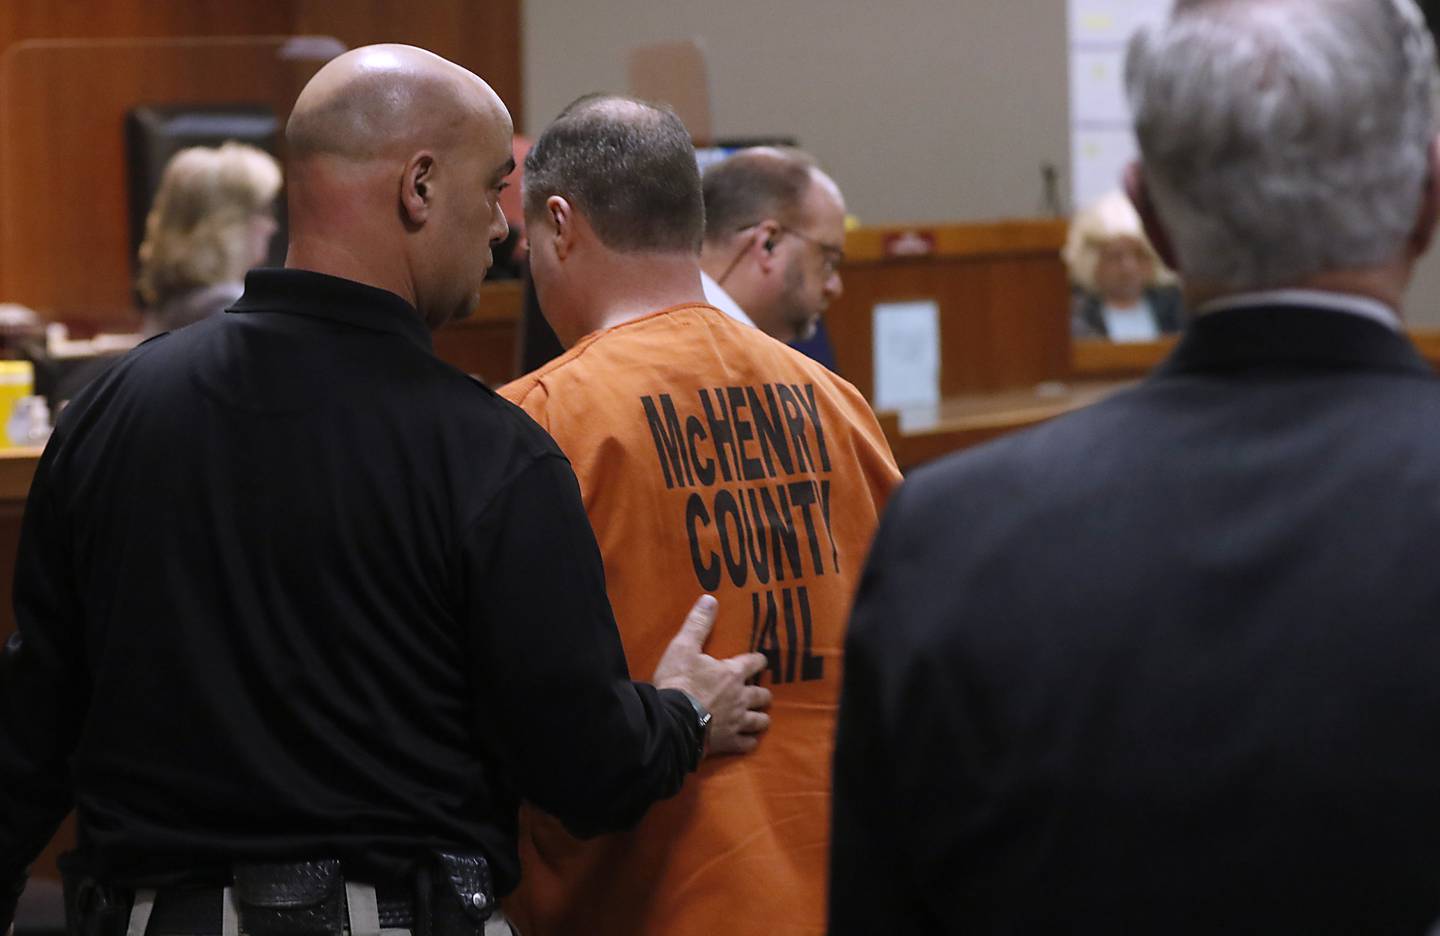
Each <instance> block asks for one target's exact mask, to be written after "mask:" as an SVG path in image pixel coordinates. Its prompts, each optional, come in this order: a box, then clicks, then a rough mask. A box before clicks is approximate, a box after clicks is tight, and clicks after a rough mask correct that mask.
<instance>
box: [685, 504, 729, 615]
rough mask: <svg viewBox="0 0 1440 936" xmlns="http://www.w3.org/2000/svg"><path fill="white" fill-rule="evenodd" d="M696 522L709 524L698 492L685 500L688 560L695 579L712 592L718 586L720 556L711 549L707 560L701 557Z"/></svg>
mask: <svg viewBox="0 0 1440 936" xmlns="http://www.w3.org/2000/svg"><path fill="white" fill-rule="evenodd" d="M697 523H698V524H701V525H704V526H706V527H708V526H710V512H709V511H708V510H706V509H705V499H704V498H702V497H701V496H700V494H699V492H696V493H693V494H691V495H690V497H689V499H687V500H686V501H685V532H687V533H689V534H690V561H691V562H693V563H694V564H695V580H696V581H697V582H699V583H700V588H701V589H702V590H703V591H707V592H713V591H714V590H715V589H717V588H719V587H720V557H719V556H717V555H715V553H714V552H713V551H712V552H711V553H710V559H709V561H708V562H706V561H703V560H702V559H701V557H700V531H699V529H697V526H696V525H697Z"/></svg>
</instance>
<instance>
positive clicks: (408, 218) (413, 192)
mask: <svg viewBox="0 0 1440 936" xmlns="http://www.w3.org/2000/svg"><path fill="white" fill-rule="evenodd" d="M434 189H435V157H434V155H433V154H431V153H430V152H428V151H424V150H422V151H421V152H419V153H416V154H415V155H414V156H411V157H410V159H409V160H408V161H407V162H406V163H405V174H404V175H403V176H401V178H400V213H401V216H402V217H404V219H405V223H406V224H407V225H409V226H410V227H416V228H418V227H420V226H421V225H422V224H424V223H425V222H426V221H427V220H428V219H429V217H430V211H431V209H432V208H433V206H434V204H435V190H434Z"/></svg>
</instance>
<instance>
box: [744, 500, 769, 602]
mask: <svg viewBox="0 0 1440 936" xmlns="http://www.w3.org/2000/svg"><path fill="white" fill-rule="evenodd" d="M746 493H748V494H749V495H750V499H749V506H748V507H747V506H746V499H745V495H746ZM740 519H741V520H743V521H744V522H745V549H746V551H747V552H748V553H749V555H750V568H752V569H754V570H755V581H757V582H759V583H760V584H761V585H768V584H770V545H769V540H768V539H766V537H765V515H764V514H762V513H761V512H760V502H759V501H758V500H756V498H755V489H754V488H751V489H750V490H749V491H748V492H745V491H742V492H740Z"/></svg>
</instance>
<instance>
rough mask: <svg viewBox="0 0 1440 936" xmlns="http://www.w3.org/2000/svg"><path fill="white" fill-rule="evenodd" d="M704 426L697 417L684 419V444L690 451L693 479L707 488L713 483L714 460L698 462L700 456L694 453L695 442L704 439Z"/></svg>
mask: <svg viewBox="0 0 1440 936" xmlns="http://www.w3.org/2000/svg"><path fill="white" fill-rule="evenodd" d="M704 438H706V436H705V426H704V424H703V423H701V422H700V418H699V417H698V416H687V417H685V442H686V444H687V446H688V447H689V449H690V463H691V464H692V465H694V466H695V477H697V478H699V479H700V483H701V484H703V485H705V486H706V487H709V486H710V485H712V484H714V483H715V459H713V458H707V459H705V461H703V462H702V461H700V454H699V453H698V452H696V451H695V440H696V439H704Z"/></svg>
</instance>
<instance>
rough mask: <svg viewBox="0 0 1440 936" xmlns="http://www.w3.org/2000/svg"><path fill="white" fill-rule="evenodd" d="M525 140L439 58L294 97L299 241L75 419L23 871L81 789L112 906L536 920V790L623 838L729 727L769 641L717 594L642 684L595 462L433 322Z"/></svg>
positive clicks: (473, 281)
mask: <svg viewBox="0 0 1440 936" xmlns="http://www.w3.org/2000/svg"><path fill="white" fill-rule="evenodd" d="M510 137H511V125H510V119H509V115H508V114H507V113H506V111H505V108H504V106H503V104H501V102H500V100H499V99H498V98H497V97H496V96H495V95H494V92H492V91H491V90H490V89H489V87H488V86H486V85H485V84H484V82H482V81H480V79H478V78H476V77H475V76H474V75H472V74H470V73H469V72H467V71H465V70H463V69H461V68H459V67H457V66H455V65H453V64H451V63H449V62H446V61H444V60H443V59H440V58H438V57H436V56H433V55H431V54H429V53H426V52H423V51H421V50H418V49H413V48H409V47H404V46H376V47H370V48H366V49H359V50H356V51H354V52H351V53H347V54H346V55H344V56H341V57H340V58H338V59H336V60H335V61H333V62H331V63H330V64H328V65H327V66H326V67H325V68H323V69H322V70H321V71H320V73H319V74H318V75H317V76H316V77H315V78H314V79H313V80H312V82H311V83H310V84H309V85H308V86H307V87H306V89H305V91H304V92H303V93H302V94H301V96H300V99H299V101H298V102H297V104H296V108H295V112H294V114H293V115H292V117H291V120H290V124H289V126H288V128H287V143H288V147H289V154H290V158H291V166H290V193H289V194H290V217H291V226H292V239H291V248H290V255H289V257H288V258H287V269H285V270H263V271H257V272H255V273H252V274H251V275H250V277H249V278H248V279H247V282H246V289H245V295H244V296H243V297H242V298H241V299H240V300H239V302H237V303H236V305H235V306H234V307H232V308H231V309H230V310H229V311H228V313H226V314H223V315H219V316H215V317H213V318H212V319H210V320H207V321H206V322H203V323H201V324H199V325H197V326H195V327H193V328H189V329H186V330H184V331H183V332H178V333H174V334H171V335H168V336H161V337H159V338H156V339H154V340H152V341H149V342H147V343H146V344H145V345H143V346H142V347H140V348H139V349H137V350H136V351H135V352H133V353H132V354H130V355H128V356H127V357H126V358H125V359H124V360H122V361H121V362H120V363H119V364H118V365H117V366H116V367H114V368H113V369H112V370H111V371H110V372H109V373H108V374H106V375H105V376H104V377H103V378H102V379H100V380H99V381H97V382H96V383H95V384H93V385H92V386H91V387H90V388H89V389H88V390H87V391H86V392H85V393H83V394H82V395H81V396H80V397H79V398H78V399H77V400H76V401H75V402H74V403H73V404H72V406H71V407H70V408H69V409H68V410H67V411H66V413H65V414H64V416H63V417H62V418H61V420H60V423H59V425H58V427H57V429H56V432H55V435H54V437H53V438H52V439H51V442H50V444H49V446H48V448H47V450H46V452H45V455H44V457H43V458H42V460H41V463H40V466H39V469H38V471H37V473H36V476H35V481H34V485H33V487H32V490H31V495H30V500H29V504H28V506H27V509H26V517H25V524H24V530H23V534H22V540H21V549H20V557H19V561H18V566H17V574H16V583H15V607H16V616H17V620H18V626H19V629H18V632H17V635H16V638H15V639H14V640H12V642H11V644H10V646H9V647H7V648H6V651H5V653H4V655H3V657H0V889H3V888H5V885H7V884H10V883H12V882H19V881H22V880H23V876H24V870H25V865H26V864H27V863H28V862H29V861H30V860H32V859H33V858H34V856H35V855H36V854H37V853H38V851H39V850H40V848H41V847H42V846H43V845H44V844H45V842H46V841H47V840H48V839H49V837H50V836H51V835H52V834H53V832H54V830H55V828H56V826H57V825H58V824H59V821H60V819H61V818H62V817H63V816H64V815H65V813H66V812H67V811H68V810H69V809H70V808H72V806H73V807H74V808H75V809H76V810H77V813H78V818H79V848H78V849H77V850H76V851H75V852H74V853H72V854H71V855H70V856H69V857H68V858H67V859H66V877H67V890H68V901H67V902H68V903H69V904H70V907H69V909H70V910H71V912H72V927H74V926H79V927H80V928H81V929H83V930H85V931H86V932H87V933H89V932H93V933H95V934H97V936H109V934H119V933H123V932H126V931H127V929H128V931H129V932H130V933H131V936H143V934H144V933H146V932H147V931H148V932H149V933H151V934H212V933H213V934H215V936H220V934H222V933H223V934H226V936H229V934H231V933H233V932H234V931H235V927H236V925H237V921H236V916H237V914H238V918H239V919H238V925H239V926H241V927H243V928H244V929H245V931H246V932H247V934H255V936H266V934H271V933H275V934H278V933H298V932H305V933H315V934H317V936H319V934H323V933H332V934H336V936H338V934H339V933H340V931H341V930H342V929H343V928H344V927H345V925H346V923H347V920H348V925H349V928H350V930H351V931H352V932H355V933H368V934H372V936H375V934H378V932H379V929H380V927H381V926H384V927H386V928H387V930H388V929H407V930H411V931H414V932H415V933H416V936H458V934H468V933H474V934H479V933H481V932H482V931H484V932H487V933H491V932H508V930H509V927H508V924H505V923H504V921H503V918H502V917H500V916H499V915H498V914H495V913H494V912H493V910H494V906H495V900H496V898H497V897H498V896H499V895H501V894H504V893H505V892H507V891H509V890H510V889H511V888H513V887H514V885H515V883H516V882H517V880H518V878H519V874H520V869H519V867H518V861H517V858H516V854H515V821H516V808H517V805H518V803H519V800H520V799H521V798H522V797H523V798H528V799H530V800H533V801H534V802H535V803H536V804H537V805H539V806H540V807H542V808H544V809H545V810H547V811H549V812H551V813H553V814H555V815H557V816H559V817H561V818H562V819H564V820H565V821H566V822H567V823H568V824H569V825H570V826H571V827H572V828H573V829H574V830H575V831H576V832H577V833H580V834H595V833H598V832H602V831H605V830H610V829H615V828H619V827H623V826H626V825H628V824H631V823H633V822H635V821H636V820H638V818H639V817H640V816H641V815H642V814H643V813H644V811H645V810H646V808H647V807H648V806H649V805H650V803H652V802H654V801H655V800H657V799H660V798H662V797H665V796H669V795H671V794H673V793H675V792H676V791H677V790H678V789H679V788H680V786H681V784H682V782H683V780H684V778H685V776H686V775H687V774H688V773H689V772H690V771H691V770H693V769H694V767H695V765H696V764H697V762H698V761H699V759H700V757H701V756H702V752H703V750H704V744H705V736H706V733H707V731H708V733H709V735H710V750H711V751H712V752H718V753H725V752H730V751H733V750H735V749H736V735H737V728H738V725H739V722H740V719H741V716H742V715H743V714H744V713H745V712H746V711H748V710H749V709H750V708H751V707H756V706H763V705H765V704H766V702H767V699H768V692H767V691H766V690H763V689H759V688H758V687H753V686H746V685H745V681H746V680H747V678H748V677H749V676H750V675H752V674H753V673H754V672H756V671H758V669H759V668H760V667H761V666H762V665H763V664H764V657H762V656H760V655H758V654H747V655H745V656H743V657H736V658H733V659H730V660H724V661H720V660H715V659H712V658H710V657H708V656H705V655H704V654H703V652H702V651H701V645H702V644H703V642H704V639H705V636H706V633H707V632H708V627H709V622H710V621H711V620H712V618H713V601H712V600H710V599H703V600H702V601H701V602H700V603H698V604H697V606H696V609H695V610H694V611H692V614H691V617H690V618H689V619H688V620H687V622H686V624H685V626H684V627H683V628H682V629H681V632H680V634H679V635H678V636H677V638H676V641H675V643H674V644H672V646H671V648H670V650H669V652H668V653H667V655H666V658H665V659H664V660H663V661H662V662H661V665H660V666H659V668H658V669H657V671H656V673H655V683H654V684H653V685H652V684H646V683H635V682H631V681H630V679H629V674H628V673H627V671H626V666H625V660H624V656H623V654H622V650H621V646H620V641H619V638H618V636H617V632H616V629H615V624H614V621H613V619H612V617H611V613H610V608H609V604H608V603H607V601H606V597H605V583H604V574H603V569H602V566H601V562H600V556H599V553H598V550H597V549H596V546H595V542H594V538H593V535H592V533H591V531H590V528H589V525H588V523H587V521H586V517H585V512H584V509H583V506H582V505H581V502H580V497H579V491H578V487H577V485H576V482H575V478H574V476H573V474H572V472H571V470H570V466H569V464H568V462H567V461H566V460H565V458H564V456H563V455H562V454H561V453H560V451H559V450H558V449H557V448H556V447H555V445H554V443H553V442H552V441H551V440H550V438H549V437H548V436H546V435H545V434H544V432H542V431H541V430H540V429H539V427H537V426H536V425H535V424H534V423H533V422H531V421H530V420H529V418H528V417H526V416H525V415H524V414H523V413H521V412H520V411H519V410H518V409H516V408H514V407H513V406H511V405H509V404H508V403H506V402H504V401H503V400H501V399H499V398H498V397H496V396H495V395H494V394H493V393H491V392H490V390H489V389H487V388H486V387H484V386H483V385H481V384H479V383H478V382H476V381H473V380H471V379H469V378H467V377H466V376H464V375H463V374H461V373H459V372H457V371H455V370H454V369H452V368H450V367H448V366H447V365H445V364H443V363H441V362H440V361H439V360H437V359H436V358H435V356H434V354H433V351H432V347H431V340H430V334H429V331H430V330H431V329H434V328H436V327H438V326H440V325H441V324H443V323H445V322H446V321H448V320H450V319H451V318H453V317H456V316H460V315H464V314H466V313H468V312H469V311H470V310H471V309H473V308H474V307H475V305H476V303H477V301H478V296H479V288H480V283H481V281H482V279H483V278H484V275H485V270H486V268H487V267H488V266H489V263H490V255H489V251H490V248H489V245H490V244H493V243H495V242H496V241H498V240H500V239H502V238H503V237H504V236H505V233H506V222H505V219H504V216H503V213H502V212H501V211H500V209H499V207H498V205H497V196H498V194H499V192H500V190H501V188H502V187H503V185H504V179H505V176H506V175H507V174H508V173H509V172H510V171H511V169H512V168H513V166H514V163H513V160H512V159H511V158H510ZM300 862H304V864H298V863H300ZM7 904H11V905H7ZM12 911H13V901H5V900H0V931H3V929H4V927H5V926H6V925H7V924H8V922H9V918H10V915H11V913H12ZM72 931H73V930H72Z"/></svg>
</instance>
